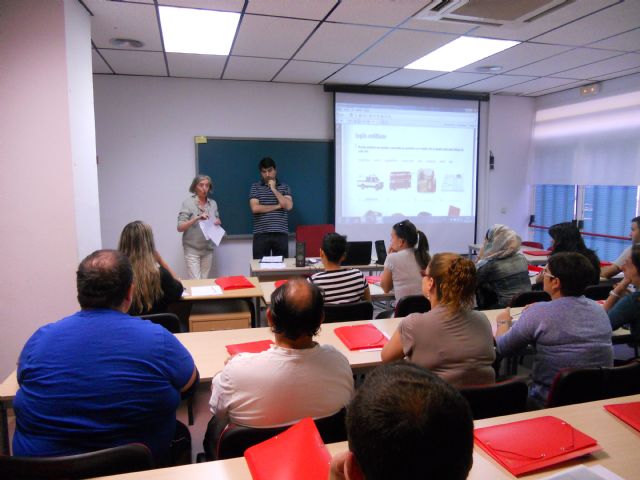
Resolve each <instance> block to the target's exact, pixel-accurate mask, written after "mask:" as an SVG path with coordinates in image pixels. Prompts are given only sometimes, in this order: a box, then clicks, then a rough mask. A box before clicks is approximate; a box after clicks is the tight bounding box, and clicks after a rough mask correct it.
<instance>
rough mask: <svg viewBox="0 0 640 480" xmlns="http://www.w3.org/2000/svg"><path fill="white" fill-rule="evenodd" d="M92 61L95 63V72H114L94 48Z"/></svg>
mask: <svg viewBox="0 0 640 480" xmlns="http://www.w3.org/2000/svg"><path fill="white" fill-rule="evenodd" d="M91 63H92V65H93V73H113V72H112V71H111V69H110V68H109V66H108V65H107V64H106V63H105V62H104V60H103V59H102V57H101V56H100V55H98V52H96V51H95V50H94V49H92V50H91Z"/></svg>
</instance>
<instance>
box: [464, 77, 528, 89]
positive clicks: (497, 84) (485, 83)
mask: <svg viewBox="0 0 640 480" xmlns="http://www.w3.org/2000/svg"><path fill="white" fill-rule="evenodd" d="M534 78H535V77H524V76H519V75H493V76H491V77H489V78H485V79H484V80H480V81H478V82H473V83H471V84H468V85H463V86H462V87H459V90H464V91H466V92H486V93H490V92H495V91H498V90H502V89H503V88H506V87H509V86H511V85H516V84H518V83H523V82H527V81H529V80H533V79H534Z"/></svg>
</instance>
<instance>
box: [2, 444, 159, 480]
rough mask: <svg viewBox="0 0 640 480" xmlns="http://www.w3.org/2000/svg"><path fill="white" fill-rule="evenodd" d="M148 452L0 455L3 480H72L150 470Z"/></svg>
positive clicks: (138, 448) (139, 448)
mask: <svg viewBox="0 0 640 480" xmlns="http://www.w3.org/2000/svg"><path fill="white" fill-rule="evenodd" d="M153 467H154V465H153V458H152V456H151V451H150V450H149V449H148V448H147V447H146V446H145V445H142V444H141V443H131V444H129V445H121V446H119V447H113V448H107V449H104V450H98V451H96V452H90V453H82V454H79V455H70V456H65V457H10V456H4V455H0V478H2V479H3V480H18V479H20V480H32V479H33V480H36V479H38V480H62V479H65V480H75V479H81V478H92V477H102V476H106V475H116V474H119V473H128V472H139V471H141V470H149V469H151V468H153Z"/></svg>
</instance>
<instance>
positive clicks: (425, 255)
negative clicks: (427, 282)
mask: <svg viewBox="0 0 640 480" xmlns="http://www.w3.org/2000/svg"><path fill="white" fill-rule="evenodd" d="M393 232H394V233H395V234H396V236H397V237H398V238H399V239H401V240H404V241H405V243H406V244H407V246H408V247H409V248H413V250H414V255H415V257H416V262H417V263H418V265H419V266H420V269H421V270H424V269H425V268H427V265H428V264H429V261H430V260H431V255H430V254H429V240H428V239H427V236H426V235H425V233H424V232H423V231H422V230H418V229H417V228H416V226H415V225H414V224H413V222H411V221H409V220H403V221H402V222H398V223H396V224H395V225H394V226H393Z"/></svg>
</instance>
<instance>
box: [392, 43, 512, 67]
mask: <svg viewBox="0 0 640 480" xmlns="http://www.w3.org/2000/svg"><path fill="white" fill-rule="evenodd" d="M519 43H520V42H515V41H511V40H494V39H491V38H479V37H459V38H456V39H455V40H454V41H453V42H449V43H447V44H446V45H443V46H442V47H440V48H438V49H437V50H434V51H433V52H431V53H429V54H428V55H425V56H424V57H422V58H419V59H418V60H416V61H415V62H413V63H410V64H409V65H407V66H406V67H404V68H410V69H413V70H434V71H437V72H453V71H454V70H457V69H459V68H462V67H464V66H465V65H470V64H472V63H475V62H477V61H478V60H482V59H483V58H487V57H490V56H491V55H494V54H496V53H498V52H501V51H502V50H506V49H507V48H511V47H513V46H514V45H517V44H519Z"/></svg>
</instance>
